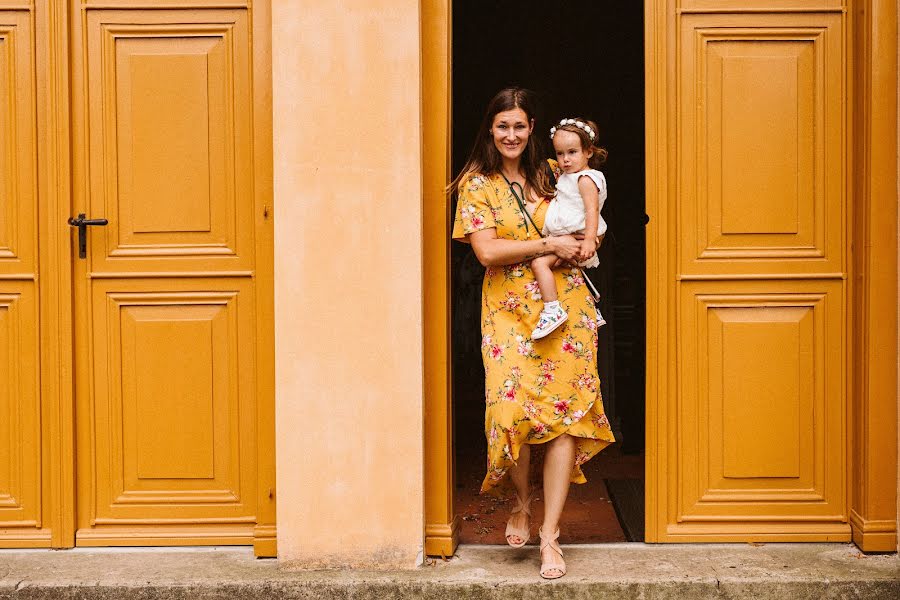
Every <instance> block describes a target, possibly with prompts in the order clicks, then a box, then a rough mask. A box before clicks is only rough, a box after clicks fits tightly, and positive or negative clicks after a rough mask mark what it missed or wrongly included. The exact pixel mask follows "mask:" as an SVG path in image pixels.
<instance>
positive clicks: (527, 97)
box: [447, 87, 554, 198]
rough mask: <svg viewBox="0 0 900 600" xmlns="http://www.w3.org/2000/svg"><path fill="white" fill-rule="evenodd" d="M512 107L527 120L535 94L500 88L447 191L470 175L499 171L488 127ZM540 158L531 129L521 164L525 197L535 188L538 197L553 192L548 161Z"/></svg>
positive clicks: (498, 158)
mask: <svg viewBox="0 0 900 600" xmlns="http://www.w3.org/2000/svg"><path fill="white" fill-rule="evenodd" d="M515 108H520V109H522V111H523V112H524V113H525V116H526V118H527V119H528V121H529V123H530V122H531V121H532V120H533V119H534V115H535V109H534V94H533V93H532V92H530V91H529V90H526V89H522V88H517V87H510V88H505V89H502V90H500V91H499V92H497V95H495V96H494V97H493V98H492V99H491V101H490V102H489V103H488V105H487V110H485V112H484V118H483V119H482V120H481V126H480V127H479V129H478V135H477V136H475V144H474V145H473V146H472V151H471V152H470V153H469V158H468V160H467V161H466V164H465V166H464V167H463V168H462V171H460V172H459V175H457V176H456V178H455V179H454V180H453V181H452V182H451V183H450V185H449V186H447V192H448V193H451V194H452V193H454V192H456V191H457V190H458V189H459V186H460V185H461V184H462V183H463V182H465V181H466V180H467V179H468V178H469V177H471V176H472V175H475V174H481V175H493V174H495V173H499V172H500V168H501V166H502V165H503V158H502V156H501V155H500V152H499V151H498V150H497V147H496V146H494V138H493V136H492V135H491V127H492V126H493V124H494V117H495V116H497V114H498V113H502V112H504V111H507V110H513V109H515ZM542 157H543V152H541V146H540V144H539V143H538V139H537V136H536V135H535V134H534V132H532V134H531V135H529V136H528V142H527V143H526V144H525V150H524V151H523V152H522V155H521V163H520V164H521V167H522V171H524V174H525V194H526V196H525V197H526V198H527V197H528V194H529V192H530V191H534V192H535V193H536V194H537V195H538V196H540V197H546V196H552V195H553V192H554V189H553V185H552V184H551V183H550V176H549V173H548V171H549V169H547V168H545V167H544V165H546V164H547V163H546V162H545V161H544V160H543V158H542Z"/></svg>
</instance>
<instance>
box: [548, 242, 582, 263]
mask: <svg viewBox="0 0 900 600" xmlns="http://www.w3.org/2000/svg"><path fill="white" fill-rule="evenodd" d="M545 239H548V240H552V244H551V250H553V254H555V255H557V256H558V257H559V258H560V259H562V260H563V261H565V262H568V263H573V264H574V263H577V262H578V255H579V252H580V251H581V242H580V241H578V240H577V239H575V236H573V235H555V236H553V237H549V238H545Z"/></svg>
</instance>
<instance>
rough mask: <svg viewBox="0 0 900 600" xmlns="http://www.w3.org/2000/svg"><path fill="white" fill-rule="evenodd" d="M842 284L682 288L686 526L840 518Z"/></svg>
mask: <svg viewBox="0 0 900 600" xmlns="http://www.w3.org/2000/svg"><path fill="white" fill-rule="evenodd" d="M841 287H842V284H841V282H839V281H819V280H811V281H804V282H772V281H762V282H760V281H745V282H727V283H721V282H716V281H701V282H689V283H685V284H684V285H683V286H682V288H681V293H682V295H681V306H680V311H679V312H680V314H681V318H680V322H679V326H680V331H681V332H683V335H681V334H680V335H679V340H680V357H681V358H682V359H683V361H684V365H685V368H684V370H683V376H682V379H681V381H682V383H681V393H680V397H681V398H682V399H683V401H684V404H683V406H682V407H681V409H680V410H679V419H680V422H679V429H680V430H681V431H682V432H683V433H684V435H683V442H682V444H681V447H680V452H681V455H682V457H683V458H682V459H681V461H680V468H681V476H680V480H681V482H682V494H681V502H680V508H679V520H680V521H681V522H692V521H694V522H696V521H716V520H721V521H723V522H727V521H730V520H733V519H734V518H735V517H737V516H743V517H745V518H747V519H752V520H767V521H792V520H795V519H798V518H799V519H808V518H810V517H816V518H819V519H822V520H829V519H831V520H835V521H837V522H840V521H842V519H843V515H844V514H845V512H846V508H845V498H844V494H843V491H844V489H845V488H844V481H843V479H844V459H845V451H844V443H843V437H842V435H843V427H844V420H843V418H842V415H843V414H844V409H845V407H844V394H843V393H842V390H843V388H844V385H845V382H844V375H843V370H842V368H843V362H842V357H843V355H844V347H843V346H844V342H843V339H842V337H841V331H842V327H843V324H842V320H843V315H842V311H841V305H842V298H841V295H842V289H841ZM692 430H693V431H694V433H693V434H692V433H691V432H692Z"/></svg>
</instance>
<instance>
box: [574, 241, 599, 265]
mask: <svg viewBox="0 0 900 600" xmlns="http://www.w3.org/2000/svg"><path fill="white" fill-rule="evenodd" d="M596 250H597V248H596V246H595V245H594V240H593V239H588V238H585V239H583V240H581V244H580V246H579V248H578V262H580V263H582V262H584V261H586V260H587V259H589V258H590V257H592V256H593V255H594V252H596Z"/></svg>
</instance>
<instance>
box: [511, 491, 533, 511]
mask: <svg viewBox="0 0 900 600" xmlns="http://www.w3.org/2000/svg"><path fill="white" fill-rule="evenodd" d="M533 498H534V490H531V492H530V493H529V494H528V497H527V498H525V500H522V499H521V498H519V495H518V494H516V505H515V506H514V507H513V509H512V510H511V511H510V513H517V512H524V513H525V514H526V515H528V516H529V517H530V516H531V500H532V499H533Z"/></svg>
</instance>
